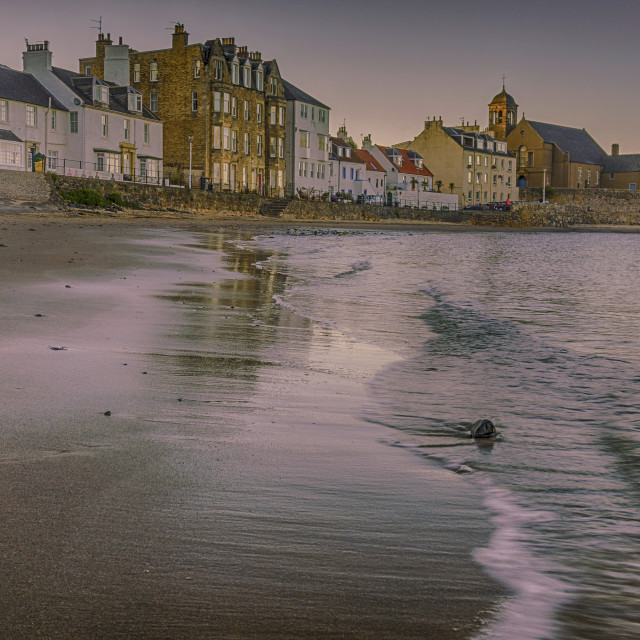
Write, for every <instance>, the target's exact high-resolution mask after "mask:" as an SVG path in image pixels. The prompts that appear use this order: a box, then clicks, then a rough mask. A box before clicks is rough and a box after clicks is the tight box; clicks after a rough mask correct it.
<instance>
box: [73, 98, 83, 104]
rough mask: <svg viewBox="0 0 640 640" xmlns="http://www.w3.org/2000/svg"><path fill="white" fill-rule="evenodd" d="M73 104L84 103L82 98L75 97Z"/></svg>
mask: <svg viewBox="0 0 640 640" xmlns="http://www.w3.org/2000/svg"><path fill="white" fill-rule="evenodd" d="M73 104H82V100H80V98H74V99H73Z"/></svg>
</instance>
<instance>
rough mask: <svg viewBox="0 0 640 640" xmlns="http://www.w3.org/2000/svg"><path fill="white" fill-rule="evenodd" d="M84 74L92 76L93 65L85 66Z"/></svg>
mask: <svg viewBox="0 0 640 640" xmlns="http://www.w3.org/2000/svg"><path fill="white" fill-rule="evenodd" d="M84 75H85V76H90V75H91V65H90V64H88V65H87V66H86V67H85V68H84Z"/></svg>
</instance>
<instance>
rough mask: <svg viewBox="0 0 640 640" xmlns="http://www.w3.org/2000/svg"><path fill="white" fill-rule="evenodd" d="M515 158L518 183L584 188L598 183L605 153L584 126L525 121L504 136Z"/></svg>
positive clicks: (597, 185) (596, 185)
mask: <svg viewBox="0 0 640 640" xmlns="http://www.w3.org/2000/svg"><path fill="white" fill-rule="evenodd" d="M507 144H508V146H509V151H510V152H511V153H513V154H514V155H516V156H517V158H518V169H517V170H518V186H519V187H542V185H543V181H544V180H546V185H550V186H552V187H564V188H570V189H583V188H588V187H599V186H600V172H601V171H602V168H603V166H604V161H605V157H606V153H605V152H604V150H603V149H602V148H601V147H600V145H598V143H597V142H596V141H595V140H594V139H593V138H592V137H591V136H590V135H589V134H588V133H587V131H586V130H585V129H576V128H573V127H563V126H559V125H556V124H548V123H545V122H534V121H532V120H527V119H526V118H525V117H524V116H523V117H522V119H521V120H520V122H519V123H518V125H517V126H516V127H515V128H514V129H513V130H512V131H511V133H509V135H508V136H507Z"/></svg>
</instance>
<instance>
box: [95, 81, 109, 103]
mask: <svg viewBox="0 0 640 640" xmlns="http://www.w3.org/2000/svg"><path fill="white" fill-rule="evenodd" d="M93 101H94V102H100V103H102V104H104V105H108V104H109V87H105V86H104V85H101V84H94V85H93Z"/></svg>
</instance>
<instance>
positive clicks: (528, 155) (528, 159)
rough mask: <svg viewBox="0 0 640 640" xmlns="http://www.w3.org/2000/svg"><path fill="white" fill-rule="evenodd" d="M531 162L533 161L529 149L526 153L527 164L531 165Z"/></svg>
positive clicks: (531, 152)
mask: <svg viewBox="0 0 640 640" xmlns="http://www.w3.org/2000/svg"><path fill="white" fill-rule="evenodd" d="M533 162H534V157H533V151H529V152H528V153H527V166H528V167H533Z"/></svg>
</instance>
